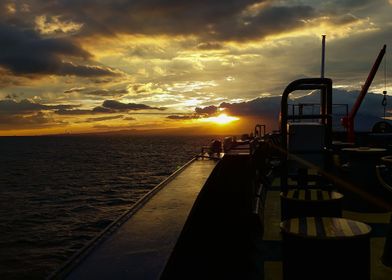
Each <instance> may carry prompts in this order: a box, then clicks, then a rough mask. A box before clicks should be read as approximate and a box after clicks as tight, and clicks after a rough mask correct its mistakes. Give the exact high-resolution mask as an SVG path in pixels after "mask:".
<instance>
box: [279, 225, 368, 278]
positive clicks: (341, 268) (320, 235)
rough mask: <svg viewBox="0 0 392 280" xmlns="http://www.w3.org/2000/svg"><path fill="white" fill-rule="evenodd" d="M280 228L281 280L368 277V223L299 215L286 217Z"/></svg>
mask: <svg viewBox="0 0 392 280" xmlns="http://www.w3.org/2000/svg"><path fill="white" fill-rule="evenodd" d="M280 228H281V230H282V242H283V244H282V252H283V279H284V280H298V279H307V280H310V279H318V280H330V279H364V280H370V232H371V227H370V226H368V225H366V224H364V223H361V222H357V221H353V220H348V219H342V218H329V217H303V218H293V219H289V220H286V221H284V222H282V223H281V224H280Z"/></svg>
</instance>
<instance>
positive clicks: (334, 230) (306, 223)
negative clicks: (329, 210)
mask: <svg viewBox="0 0 392 280" xmlns="http://www.w3.org/2000/svg"><path fill="white" fill-rule="evenodd" d="M280 228H281V230H282V232H283V233H285V234H288V235H293V236H298V237H304V238H317V239H345V238H353V237H360V236H366V235H369V233H370V231H371V227H370V226H368V225H367V224H364V223H361V222H358V221H353V220H348V219H343V218H334V217H301V218H292V219H289V220H286V221H283V222H281V224H280Z"/></svg>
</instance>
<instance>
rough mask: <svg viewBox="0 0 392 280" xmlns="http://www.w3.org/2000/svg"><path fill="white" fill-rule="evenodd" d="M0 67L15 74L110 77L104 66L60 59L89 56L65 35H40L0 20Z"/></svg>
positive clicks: (86, 57) (88, 57)
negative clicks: (58, 36) (54, 36)
mask: <svg viewBox="0 0 392 280" xmlns="http://www.w3.org/2000/svg"><path fill="white" fill-rule="evenodd" d="M0 38H1V44H0V66H2V67H4V68H5V69H8V70H9V71H11V72H12V73H13V74H16V75H27V74H56V75H76V76H82V77H94V76H112V75H115V74H116V73H115V72H114V71H113V70H112V69H110V68H106V67H102V66H93V65H77V64H74V63H71V62H64V61H63V57H67V59H70V58H76V59H82V60H84V61H87V60H88V59H90V58H91V55H90V54H89V53H88V52H86V51H85V50H83V49H82V48H81V47H79V46H78V45H77V44H76V43H74V42H73V41H72V40H71V39H67V38H43V37H41V36H40V35H39V34H38V33H37V32H36V31H34V30H31V29H22V28H17V27H14V26H11V25H5V24H4V23H1V22H0Z"/></svg>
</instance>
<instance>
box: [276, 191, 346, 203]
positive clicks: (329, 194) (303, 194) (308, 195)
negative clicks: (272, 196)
mask: <svg viewBox="0 0 392 280" xmlns="http://www.w3.org/2000/svg"><path fill="white" fill-rule="evenodd" d="M280 196H281V197H283V198H287V199H296V200H309V201H310V200H312V201H322V200H332V199H341V198H343V195H342V194H341V193H338V192H334V191H325V190H321V189H307V190H302V189H294V190H289V191H285V192H281V193H280Z"/></svg>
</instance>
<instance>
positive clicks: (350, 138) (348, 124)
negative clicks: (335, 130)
mask: <svg viewBox="0 0 392 280" xmlns="http://www.w3.org/2000/svg"><path fill="white" fill-rule="evenodd" d="M386 48H387V46H386V45H384V47H383V48H382V49H381V51H380V53H379V54H378V56H377V58H376V61H375V62H374V64H373V67H372V69H371V70H370V73H369V75H368V77H367V79H366V82H365V84H364V85H363V86H362V89H361V92H360V93H359V95H358V98H357V100H356V101H355V104H354V106H353V107H352V109H351V111H350V113H349V114H348V115H347V116H346V117H343V118H342V119H341V122H342V125H343V126H344V127H345V128H346V129H347V142H355V134H354V120H355V116H356V114H357V112H358V110H359V107H360V106H361V104H362V101H363V99H364V98H365V96H366V93H367V92H368V90H369V87H370V85H371V84H372V82H373V79H374V76H375V75H376V73H377V70H378V67H379V66H380V64H381V61H382V59H383V57H384V54H385V51H386Z"/></svg>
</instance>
